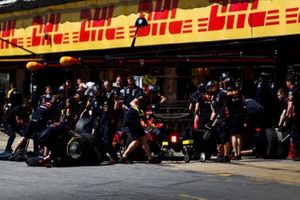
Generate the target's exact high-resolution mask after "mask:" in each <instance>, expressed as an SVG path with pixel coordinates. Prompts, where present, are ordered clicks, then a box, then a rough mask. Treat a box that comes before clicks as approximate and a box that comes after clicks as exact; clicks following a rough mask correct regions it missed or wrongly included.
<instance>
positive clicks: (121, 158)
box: [118, 156, 133, 164]
mask: <svg viewBox="0 0 300 200" xmlns="http://www.w3.org/2000/svg"><path fill="white" fill-rule="evenodd" d="M118 163H122V164H132V163H133V162H132V161H131V160H130V159H128V158H125V157H123V156H121V157H120V159H119V161H118Z"/></svg>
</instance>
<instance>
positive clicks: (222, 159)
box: [216, 155, 224, 162]
mask: <svg viewBox="0 0 300 200" xmlns="http://www.w3.org/2000/svg"><path fill="white" fill-rule="evenodd" d="M216 161H217V162H224V156H221V155H218V156H217V160H216Z"/></svg>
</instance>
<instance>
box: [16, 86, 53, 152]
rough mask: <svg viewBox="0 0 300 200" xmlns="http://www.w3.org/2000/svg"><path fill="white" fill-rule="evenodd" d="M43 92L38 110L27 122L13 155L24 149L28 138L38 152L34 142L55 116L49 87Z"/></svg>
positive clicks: (51, 92) (51, 91)
mask: <svg viewBox="0 0 300 200" xmlns="http://www.w3.org/2000/svg"><path fill="white" fill-rule="evenodd" d="M45 92H46V93H45V94H44V95H42V96H41V98H40V103H39V107H38V109H37V110H36V111H35V112H34V113H33V114H32V119H31V120H30V121H29V124H28V125H27V127H26V129H25V131H24V134H23V136H22V137H21V139H20V140H19V142H18V144H17V145H16V148H15V149H14V151H13V153H15V152H16V151H17V150H19V149H21V148H24V147H25V146H26V144H27V141H28V140H29V139H30V138H32V139H33V140H34V151H35V152H38V151H39V149H38V146H37V142H35V141H36V139H37V137H38V134H39V133H40V132H41V131H42V130H43V129H45V128H46V126H47V123H48V122H49V120H50V119H51V118H52V117H53V116H57V115H54V110H55V109H54V108H55V106H53V105H54V104H55V103H56V96H55V95H53V90H52V88H51V86H46V87H45Z"/></svg>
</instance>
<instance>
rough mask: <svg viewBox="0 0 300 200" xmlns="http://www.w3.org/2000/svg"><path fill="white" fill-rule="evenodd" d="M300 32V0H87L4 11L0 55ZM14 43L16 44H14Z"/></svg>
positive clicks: (0, 36)
mask: <svg viewBox="0 0 300 200" xmlns="http://www.w3.org/2000/svg"><path fill="white" fill-rule="evenodd" d="M141 15H142V16H144V17H145V18H146V19H147V21H148V26H146V27H142V28H139V31H138V34H137V39H136V42H135V46H147V45H161V44H175V43H190V42H206V41H220V40H233V39H247V38H259V37H272V36H282V35H290V34H299V33H300V1H299V0H201V1H199V0H188V1H187V0H153V1H152V0H139V1H138V0H136V1H134V0H122V1H117V0H86V1H80V2H74V3H67V4H61V5H57V6H49V7H45V8H36V9H33V10H22V11H19V12H11V13H7V14H0V56H16V55H29V53H28V52H27V51H24V50H22V49H21V48H18V47H17V46H19V47H23V48H25V49H28V50H29V51H32V52H34V53H36V54H44V53H54V52H69V51H85V50H103V49H109V48H123V47H130V46H131V43H132V40H133V37H134V34H135V31H136V27H135V26H134V24H135V20H136V19H137V18H138V17H139V16H141ZM12 44H15V45H12Z"/></svg>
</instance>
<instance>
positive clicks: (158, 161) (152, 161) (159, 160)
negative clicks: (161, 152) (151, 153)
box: [148, 157, 161, 164]
mask: <svg viewBox="0 0 300 200" xmlns="http://www.w3.org/2000/svg"><path fill="white" fill-rule="evenodd" d="M148 162H149V163H151V164H159V163H161V159H160V158H158V157H153V158H151V159H149V160H148Z"/></svg>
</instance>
